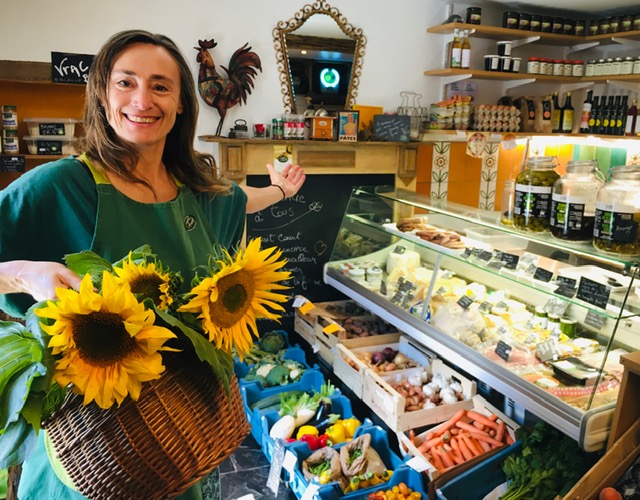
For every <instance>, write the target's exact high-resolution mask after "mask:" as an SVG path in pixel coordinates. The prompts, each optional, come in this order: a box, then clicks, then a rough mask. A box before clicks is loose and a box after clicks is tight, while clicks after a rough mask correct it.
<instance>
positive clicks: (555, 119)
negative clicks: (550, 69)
mask: <svg viewBox="0 0 640 500" xmlns="http://www.w3.org/2000/svg"><path fill="white" fill-rule="evenodd" d="M551 100H552V101H553V113H552V115H551V131H552V132H560V127H561V125H562V108H561V107H560V103H559V102H558V93H557V92H554V93H552V94H551Z"/></svg>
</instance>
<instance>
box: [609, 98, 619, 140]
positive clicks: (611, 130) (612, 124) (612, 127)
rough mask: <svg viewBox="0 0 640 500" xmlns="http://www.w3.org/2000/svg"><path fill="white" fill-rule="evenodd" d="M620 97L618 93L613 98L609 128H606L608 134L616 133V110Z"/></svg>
mask: <svg viewBox="0 0 640 500" xmlns="http://www.w3.org/2000/svg"><path fill="white" fill-rule="evenodd" d="M620 99H621V97H620V96H619V95H617V96H615V97H614V98H613V108H612V109H611V114H610V115H609V128H608V130H607V134H608V135H616V130H617V123H618V110H619V109H620Z"/></svg>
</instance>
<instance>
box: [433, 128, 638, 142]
mask: <svg viewBox="0 0 640 500" xmlns="http://www.w3.org/2000/svg"><path fill="white" fill-rule="evenodd" d="M474 132H482V133H485V134H491V137H490V139H489V140H490V141H491V142H500V141H501V140H502V137H504V136H505V135H507V134H509V135H514V136H515V137H516V138H525V137H550V138H557V137H563V138H566V140H567V142H571V141H572V140H573V139H576V138H578V139H587V138H596V139H602V140H609V141H612V140H622V141H640V136H625V135H604V134H579V133H577V132H576V133H571V134H558V133H556V134H548V133H544V132H495V131H490V130H471V129H469V130H438V129H429V130H427V131H425V133H424V136H423V138H422V142H433V141H434V140H435V141H441V140H442V137H445V138H448V137H451V140H452V142H454V139H458V140H459V141H466V139H467V134H472V133H474Z"/></svg>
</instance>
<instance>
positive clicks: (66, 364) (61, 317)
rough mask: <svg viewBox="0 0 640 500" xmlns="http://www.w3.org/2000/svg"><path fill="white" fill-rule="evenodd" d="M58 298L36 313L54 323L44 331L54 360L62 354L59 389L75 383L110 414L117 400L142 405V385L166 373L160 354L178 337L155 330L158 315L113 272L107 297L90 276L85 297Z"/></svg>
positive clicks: (107, 278) (106, 276)
mask: <svg viewBox="0 0 640 500" xmlns="http://www.w3.org/2000/svg"><path fill="white" fill-rule="evenodd" d="M56 293H57V295H58V299H59V300H57V301H49V302H47V305H46V306H45V307H42V308H40V309H36V310H35V313H36V315H38V316H40V317H41V318H48V319H49V320H52V321H49V322H48V323H50V324H44V323H43V324H42V328H43V330H44V331H45V332H46V333H48V334H49V335H50V336H51V339H50V340H49V347H50V348H51V349H52V353H53V355H59V356H58V357H59V359H58V360H57V362H56V367H55V371H54V375H53V376H54V378H55V380H56V382H57V383H58V385H60V386H61V387H66V386H67V385H68V384H73V391H74V392H76V393H77V394H83V395H84V404H85V405H86V404H89V403H90V402H91V401H93V400H95V401H96V403H97V404H98V405H99V406H100V407H101V408H105V409H107V408H109V407H111V406H112V405H113V403H114V401H115V402H117V403H118V404H121V403H122V401H123V400H124V398H125V397H126V396H127V395H130V396H131V398H132V399H134V400H137V399H138V397H139V395H140V389H141V385H142V382H146V381H149V380H154V379H157V378H159V377H160V374H161V373H162V372H163V371H164V369H165V368H164V365H163V364H162V356H161V355H160V353H159V352H158V351H160V350H169V348H166V347H163V344H164V343H165V342H166V341H167V340H169V339H171V338H175V335H174V334H173V333H172V332H171V331H170V330H168V329H166V328H163V327H159V326H155V325H154V324H153V323H154V321H155V314H154V312H153V311H151V310H146V309H145V307H144V305H143V304H142V303H140V302H138V300H137V299H136V297H135V295H134V294H133V293H132V292H131V290H130V289H129V287H128V286H123V285H122V284H118V283H117V282H116V278H115V277H114V276H113V275H111V274H110V273H108V272H107V271H105V272H104V273H103V276H102V293H101V294H100V293H97V292H95V291H94V289H93V283H92V282H91V278H90V276H89V275H88V274H87V275H85V276H84V278H83V279H82V283H81V284H80V292H76V291H75V290H67V289H63V288H58V289H56Z"/></svg>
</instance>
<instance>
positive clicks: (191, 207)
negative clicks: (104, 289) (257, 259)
mask: <svg viewBox="0 0 640 500" xmlns="http://www.w3.org/2000/svg"><path fill="white" fill-rule="evenodd" d="M78 159H79V160H80V161H82V162H83V163H85V164H86V165H87V166H88V167H89V169H90V170H91V173H92V174H93V178H94V180H95V181H96V189H97V192H98V211H97V215H96V226H95V232H94V235H93V241H92V244H91V250H93V251H94V252H96V253H97V254H98V255H101V256H102V257H104V258H105V259H107V260H108V261H110V262H114V261H116V260H119V259H121V258H122V257H125V256H126V255H127V254H128V253H129V251H130V250H134V249H136V248H138V247H139V246H141V245H144V244H148V245H150V246H151V250H152V251H153V253H155V254H156V255H157V256H158V258H159V260H160V261H161V262H162V263H163V265H164V266H168V267H169V269H170V270H171V271H176V272H177V271H179V272H180V273H181V274H182V276H183V278H184V284H183V288H185V290H183V292H184V291H188V287H189V284H190V283H191V279H192V278H193V274H194V273H193V269H194V268H195V267H196V266H198V265H204V264H206V263H207V261H208V257H209V255H210V253H211V249H212V247H213V244H214V243H215V242H216V239H215V237H214V235H213V233H212V231H211V229H210V228H209V226H208V224H207V221H206V218H205V216H204V213H203V212H202V210H201V208H200V206H199V205H198V203H197V201H196V199H195V196H194V195H193V193H192V192H191V190H190V189H189V188H187V187H185V186H179V190H178V196H177V197H176V198H175V199H174V200H172V201H169V202H166V203H140V202H137V201H134V200H132V199H130V198H128V197H127V196H125V195H123V194H122V193H120V192H119V191H118V190H117V189H115V188H114V187H113V185H112V184H111V183H110V182H109V179H108V178H107V177H106V176H105V175H104V174H103V173H102V172H100V171H98V170H97V169H96V168H95V167H94V166H93V165H91V162H90V161H89V159H88V158H87V157H86V156H85V155H82V156H80V157H79V158H78ZM43 434H44V433H43V432H41V433H40V436H39V438H38V443H37V445H36V449H35V450H34V452H33V454H32V456H31V457H29V460H28V461H27V463H25V466H24V469H23V474H22V478H21V481H20V489H19V491H18V496H19V499H20V500H32V499H33V500H40V499H41V498H44V497H42V496H40V497H36V496H32V495H30V494H28V495H24V496H23V493H22V491H23V488H26V491H29V490H31V491H34V488H33V487H34V485H33V483H34V482H35V483H37V484H38V483H39V487H38V486H36V487H35V490H39V494H40V495H42V494H43V493H44V492H45V491H46V492H48V495H47V498H48V499H51V500H76V499H83V498H85V497H84V496H82V495H80V494H79V493H78V492H76V491H74V490H72V489H70V488H67V487H65V486H64V485H63V484H62V482H60V481H59V479H58V477H56V476H55V474H56V473H55V472H54V470H53V468H52V467H51V466H49V467H48V469H49V470H48V471H47V473H50V474H51V475H52V476H54V477H51V478H47V479H46V481H45V478H43V477H42V476H40V477H38V476H37V475H36V474H33V473H30V472H29V469H30V468H31V467H32V466H34V465H36V464H37V463H38V462H40V464H39V465H40V467H42V462H41V461H42V460H46V461H47V462H48V458H47V452H46V450H45V448H46V445H45V443H44V441H45V440H44V436H43ZM32 461H33V462H34V463H33V464H31V462H32ZM47 465H49V464H47ZM35 470H37V469H35ZM39 472H40V473H42V470H40V471H39ZM25 473H26V474H25ZM58 473H60V471H58ZM45 474H46V473H45ZM47 475H48V474H47ZM34 476H35V477H34ZM219 477H220V476H219V473H218V471H217V470H215V471H214V472H212V473H211V474H210V475H209V476H207V477H205V478H204V479H203V480H202V481H201V482H200V483H198V484H196V485H195V486H192V487H191V488H189V490H187V491H186V492H185V493H183V494H182V495H180V496H179V497H178V499H180V500H200V499H205V500H210V499H211V500H218V499H219V498H220V485H219ZM23 481H24V484H23ZM47 482H49V483H50V482H53V483H54V484H50V485H49V486H44V484H46V483H47ZM65 482H66V481H65ZM30 483H31V484H30ZM44 488H46V489H44ZM203 493H204V495H203ZM49 495H51V496H49Z"/></svg>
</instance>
